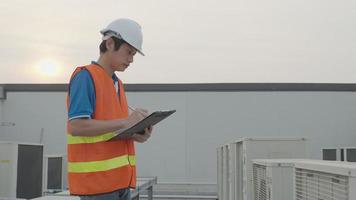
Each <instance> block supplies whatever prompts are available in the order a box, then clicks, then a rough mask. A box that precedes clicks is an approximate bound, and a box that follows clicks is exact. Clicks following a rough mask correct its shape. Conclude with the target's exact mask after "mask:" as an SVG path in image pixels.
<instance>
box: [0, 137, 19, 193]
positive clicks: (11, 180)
mask: <svg viewBox="0 0 356 200" xmlns="http://www.w3.org/2000/svg"><path fill="white" fill-rule="evenodd" d="M16 180H17V145H15V144H11V143H0V197H12V198H15V197H16Z"/></svg>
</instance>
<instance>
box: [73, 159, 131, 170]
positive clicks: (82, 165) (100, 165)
mask: <svg viewBox="0 0 356 200" xmlns="http://www.w3.org/2000/svg"><path fill="white" fill-rule="evenodd" d="M129 164H130V165H131V166H134V165H136V156H129V155H123V156H119V157H116V158H112V159H109V160H101V161H92V162H68V172H71V173H87V172H99V171H107V170H111V169H115V168H119V167H123V166H125V165H129Z"/></svg>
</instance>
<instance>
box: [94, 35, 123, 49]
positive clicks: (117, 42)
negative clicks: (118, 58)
mask: <svg viewBox="0 0 356 200" xmlns="http://www.w3.org/2000/svg"><path fill="white" fill-rule="evenodd" d="M111 38H112V39H113V40H114V44H115V47H114V50H115V51H117V50H118V49H119V48H120V46H121V45H122V44H123V43H125V41H124V40H122V39H119V38H116V37H111ZM99 49H100V53H105V52H106V51H107V50H108V49H107V48H106V40H103V41H102V42H101V44H100V46H99Z"/></svg>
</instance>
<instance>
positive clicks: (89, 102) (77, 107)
mask: <svg viewBox="0 0 356 200" xmlns="http://www.w3.org/2000/svg"><path fill="white" fill-rule="evenodd" d="M94 106H95V90H94V82H93V79H92V77H91V75H90V73H89V71H88V70H85V69H83V70H81V71H80V72H78V73H77V74H76V75H75V76H74V77H73V78H72V80H71V82H70V85H69V110H68V119H69V120H73V119H77V118H88V119H91V118H92V116H93V112H94Z"/></svg>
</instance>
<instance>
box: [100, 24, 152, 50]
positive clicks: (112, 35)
mask: <svg viewBox="0 0 356 200" xmlns="http://www.w3.org/2000/svg"><path fill="white" fill-rule="evenodd" d="M100 32H101V33H102V34H103V37H102V38H101V39H102V40H107V39H109V38H111V37H116V38H119V39H121V40H124V39H122V38H121V37H118V36H117V35H116V34H114V33H108V34H105V35H104V33H105V32H106V31H104V30H102V31H100ZM124 41H125V40H124ZM125 42H126V43H127V44H129V45H130V46H132V45H131V44H130V43H128V42H127V41H125ZM132 47H133V48H134V49H136V51H137V52H138V53H139V54H141V55H142V56H145V54H144V53H143V52H142V51H140V50H138V49H137V48H135V47H134V46H132Z"/></svg>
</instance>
